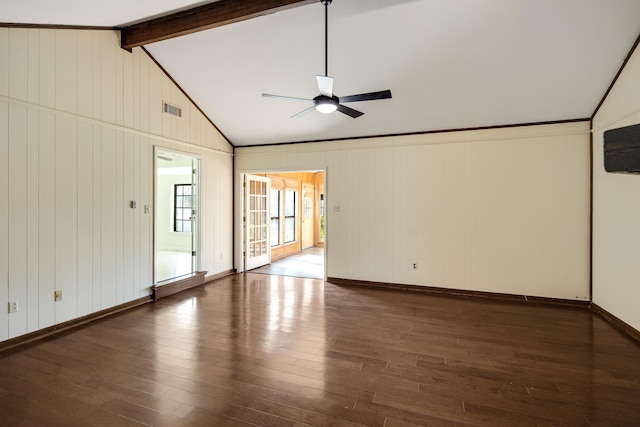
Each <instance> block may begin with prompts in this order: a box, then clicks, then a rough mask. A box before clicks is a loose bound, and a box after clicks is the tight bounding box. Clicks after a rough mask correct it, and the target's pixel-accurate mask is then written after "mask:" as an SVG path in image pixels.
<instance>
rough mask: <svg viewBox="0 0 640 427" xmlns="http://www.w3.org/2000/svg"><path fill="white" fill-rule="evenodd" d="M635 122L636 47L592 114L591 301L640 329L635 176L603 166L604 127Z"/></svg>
mask: <svg viewBox="0 0 640 427" xmlns="http://www.w3.org/2000/svg"><path fill="white" fill-rule="evenodd" d="M638 123H640V50H639V49H637V48H636V51H635V52H634V53H633V55H632V57H631V58H630V60H629V62H628V63H627V65H626V66H625V68H624V70H623V71H622V73H621V74H620V77H619V78H618V80H617V81H616V83H615V85H614V87H613V88H612V90H611V92H610V93H609V95H608V96H607V99H606V100H605V102H604V103H603V104H602V106H601V108H600V110H599V111H598V113H597V114H596V116H595V117H594V119H593V302H595V303H596V304H598V305H599V306H600V307H602V308H604V309H605V310H607V311H608V312H610V313H611V314H613V315H615V316H616V317H618V318H619V319H621V320H623V321H624V322H626V323H627V324H629V325H631V326H632V327H634V328H635V329H636V330H640V308H639V307H640V176H639V175H624V174H616V173H607V172H605V170H604V159H603V134H604V132H605V131H606V130H609V129H615V128H619V127H622V126H629V125H633V124H638Z"/></svg>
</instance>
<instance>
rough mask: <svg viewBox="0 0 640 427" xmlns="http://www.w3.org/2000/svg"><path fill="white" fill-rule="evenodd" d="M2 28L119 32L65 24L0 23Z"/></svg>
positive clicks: (110, 29)
mask: <svg viewBox="0 0 640 427" xmlns="http://www.w3.org/2000/svg"><path fill="white" fill-rule="evenodd" d="M0 28H28V29H42V30H94V31H117V29H116V28H114V27H101V26H99V25H64V24H23V23H14V22H0Z"/></svg>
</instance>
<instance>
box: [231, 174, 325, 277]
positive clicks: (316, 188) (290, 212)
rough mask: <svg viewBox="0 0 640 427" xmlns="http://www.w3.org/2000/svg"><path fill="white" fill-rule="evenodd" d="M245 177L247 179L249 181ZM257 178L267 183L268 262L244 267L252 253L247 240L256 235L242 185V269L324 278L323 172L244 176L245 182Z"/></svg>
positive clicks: (254, 223) (246, 192)
mask: <svg viewBox="0 0 640 427" xmlns="http://www.w3.org/2000/svg"><path fill="white" fill-rule="evenodd" d="M247 177H250V178H249V180H248V181H247ZM258 177H261V178H262V179H264V180H265V182H267V183H268V184H267V185H268V188H267V192H268V198H266V200H267V203H268V209H267V212H266V213H265V215H266V217H267V218H266V220H267V223H268V227H265V228H268V238H267V241H268V242H269V243H268V245H269V259H268V260H267V262H264V263H263V265H260V266H256V267H255V268H248V267H247V266H248V265H249V264H247V260H248V259H249V258H248V255H251V254H253V252H251V248H252V246H251V243H250V241H251V238H252V237H251V236H254V238H255V236H256V232H255V231H252V230H253V229H254V228H255V226H256V221H255V220H254V219H253V217H254V216H255V213H253V212H251V209H252V205H251V200H250V199H247V198H246V194H249V193H250V192H249V190H248V189H247V187H246V186H245V197H244V198H243V200H244V205H245V211H244V214H243V217H244V218H247V219H246V220H243V222H244V227H243V233H244V235H245V242H244V248H245V249H244V251H243V256H244V260H245V261H244V265H245V268H244V270H245V271H249V270H250V271H251V272H254V273H265V274H278V275H285V276H295V277H307V278H317V279H324V278H325V241H324V238H325V218H324V213H325V210H324V200H325V172H324V171H304V172H277V173H257V174H253V175H246V176H245V178H244V179H245V182H250V181H251V180H252V179H257V178H258ZM247 185H250V184H247ZM247 209H248V210H247ZM247 215H248V216H247ZM252 233H253V234H252ZM247 239H248V240H247ZM247 249H249V251H248V252H247V251H246V250H247Z"/></svg>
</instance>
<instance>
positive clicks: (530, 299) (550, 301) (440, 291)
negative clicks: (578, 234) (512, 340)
mask: <svg viewBox="0 0 640 427" xmlns="http://www.w3.org/2000/svg"><path fill="white" fill-rule="evenodd" d="M327 282H330V283H333V284H334V285H339V286H350V287H366V288H371V289H381V290H388V291H407V292H423V293H426V294H432V295H441V296H455V297H466V298H476V299H485V300H486V299H490V300H494V301H512V302H523V303H534V304H547V305H556V306H563V307H573V308H589V304H590V302H589V301H580V300H568V299H560V298H547V297H535V296H528V295H516V294H501V293H497V292H484V291H468V290H464V289H452V288H438V287H434V286H419V285H407V284H402V283H387V282H371V281H366V280H353V279H342V278H338V277H327Z"/></svg>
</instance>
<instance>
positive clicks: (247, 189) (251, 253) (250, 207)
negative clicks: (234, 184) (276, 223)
mask: <svg viewBox="0 0 640 427" xmlns="http://www.w3.org/2000/svg"><path fill="white" fill-rule="evenodd" d="M270 183H271V182H270V180H269V178H265V177H262V176H255V175H244V184H243V185H244V218H243V219H244V269H245V270H252V269H254V268H258V267H261V266H263V265H266V264H269V263H270V262H271V245H270V244H269V223H270V222H269V220H270V217H269V193H270V190H271V185H270Z"/></svg>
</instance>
